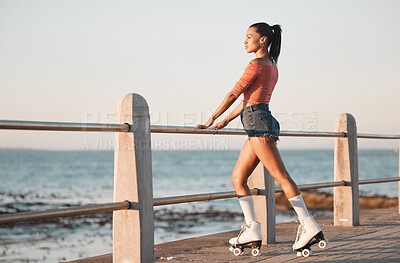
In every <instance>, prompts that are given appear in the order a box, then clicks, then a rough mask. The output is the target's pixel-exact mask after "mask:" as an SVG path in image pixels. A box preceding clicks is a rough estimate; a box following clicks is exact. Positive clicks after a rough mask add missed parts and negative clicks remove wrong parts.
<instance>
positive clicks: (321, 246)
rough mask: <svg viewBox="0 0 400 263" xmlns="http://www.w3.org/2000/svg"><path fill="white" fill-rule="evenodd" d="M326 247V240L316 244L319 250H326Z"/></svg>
mask: <svg viewBox="0 0 400 263" xmlns="http://www.w3.org/2000/svg"><path fill="white" fill-rule="evenodd" d="M327 245H328V241H326V240H321V241H319V242H318V247H319V248H322V249H324V248H326V246H327Z"/></svg>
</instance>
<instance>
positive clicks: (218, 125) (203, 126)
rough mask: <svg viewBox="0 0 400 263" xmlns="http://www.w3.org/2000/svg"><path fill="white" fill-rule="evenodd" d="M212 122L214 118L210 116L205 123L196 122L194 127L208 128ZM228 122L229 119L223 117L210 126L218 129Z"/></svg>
mask: <svg viewBox="0 0 400 263" xmlns="http://www.w3.org/2000/svg"><path fill="white" fill-rule="evenodd" d="M213 122H214V120H213V119H212V118H210V119H209V120H208V121H207V122H206V123H205V124H197V126H196V127H197V128H199V129H208V128H209V127H210V126H211V125H212V124H213ZM228 123H229V121H228V120H227V119H224V120H223V121H220V122H218V123H216V124H215V125H214V126H212V128H213V129H215V130H220V129H222V128H224V127H225V126H226V125H228Z"/></svg>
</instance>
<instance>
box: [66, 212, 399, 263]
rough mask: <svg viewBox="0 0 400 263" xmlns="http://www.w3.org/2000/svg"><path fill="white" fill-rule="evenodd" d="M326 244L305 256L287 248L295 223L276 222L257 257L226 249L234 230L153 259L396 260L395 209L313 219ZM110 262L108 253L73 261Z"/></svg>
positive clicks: (158, 249)
mask: <svg viewBox="0 0 400 263" xmlns="http://www.w3.org/2000/svg"><path fill="white" fill-rule="evenodd" d="M317 221H318V223H320V225H321V226H322V228H323V230H324V233H325V237H326V238H327V239H328V240H329V244H328V247H327V248H326V249H325V250H321V249H319V248H318V247H317V245H314V246H313V247H312V248H313V250H312V253H311V255H310V256H309V257H308V258H303V257H297V256H296V253H294V252H293V251H292V250H291V247H292V244H293V241H294V239H295V236H296V231H297V225H298V223H295V222H290V223H283V224H278V225H277V244H271V245H263V247H262V254H261V256H259V257H253V256H251V255H250V253H249V250H246V251H245V254H244V255H242V256H239V257H236V256H234V255H233V254H232V253H231V252H230V251H229V250H228V244H227V240H228V239H229V238H230V237H233V236H235V235H236V234H237V231H234V232H227V233H221V234H215V235H209V236H204V237H198V238H191V239H186V240H180V241H176V242H170V243H165V244H160V245H157V246H155V257H156V260H155V262H271V263H272V262H346V263H347V262H379V263H382V262H391V263H392V262H400V215H399V213H398V208H397V207H393V208H384V209H374V210H361V211H360V226H357V227H334V226H333V216H332V215H330V216H323V217H319V218H317ZM74 262H112V255H111V254H108V255H103V256H99V257H94V258H89V259H84V260H79V261H74Z"/></svg>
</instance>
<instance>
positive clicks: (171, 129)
mask: <svg viewBox="0 0 400 263" xmlns="http://www.w3.org/2000/svg"><path fill="white" fill-rule="evenodd" d="M0 129H11V130H44V131H90V132H129V131H132V130H131V129H130V126H129V124H127V123H125V124H115V123H76V122H41V121H16V120H0ZM151 132H152V133H180V134H220V135H246V132H245V131H244V130H243V129H231V128H224V129H221V130H217V129H212V128H209V129H198V128H196V127H182V126H162V125H151ZM280 135H281V136H292V137H346V133H343V132H318V131H282V132H281V133H280ZM357 137H358V138H367V139H400V135H398V134H369V133H358V134H357Z"/></svg>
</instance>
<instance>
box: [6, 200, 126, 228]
mask: <svg viewBox="0 0 400 263" xmlns="http://www.w3.org/2000/svg"><path fill="white" fill-rule="evenodd" d="M130 206H131V204H130V203H129V202H128V201H123V202H116V203H108V204H97V205H85V206H78V207H71V208H61V209H51V210H45V211H34V212H23V213H13V214H6V215H2V216H0V225H1V224H12V223H18V222H25V221H36V220H40V219H49V218H58V217H69V216H79V215H88V214H96V213H107V212H112V211H116V210H126V209H129V208H130Z"/></svg>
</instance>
